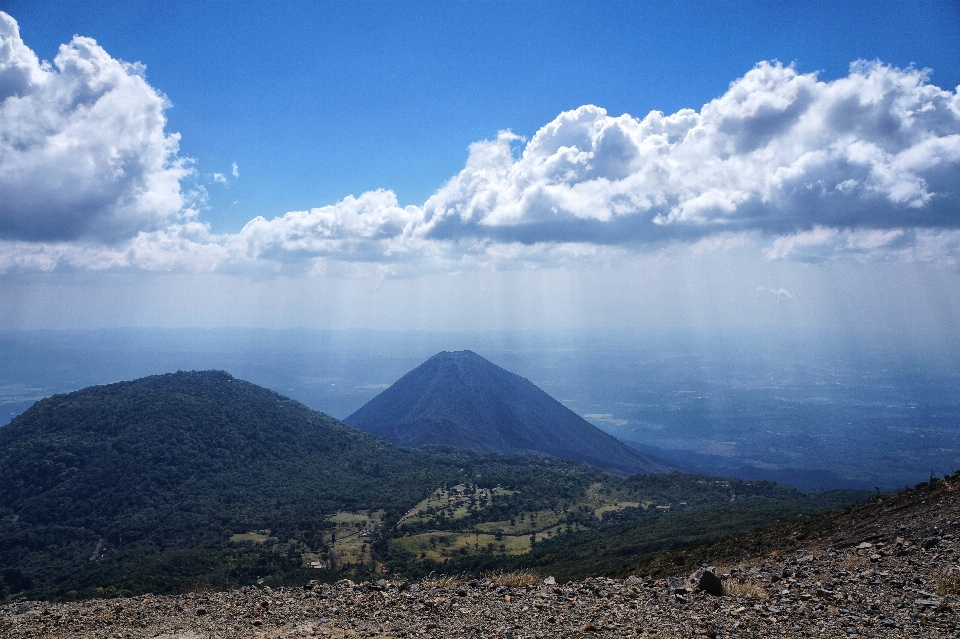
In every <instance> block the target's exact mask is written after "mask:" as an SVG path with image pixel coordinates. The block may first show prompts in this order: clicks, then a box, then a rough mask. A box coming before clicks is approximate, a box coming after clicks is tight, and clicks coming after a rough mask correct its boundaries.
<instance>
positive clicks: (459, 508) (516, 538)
mask: <svg viewBox="0 0 960 639" xmlns="http://www.w3.org/2000/svg"><path fill="white" fill-rule="evenodd" d="M514 494H515V491H512V490H506V489H503V488H501V487H499V486H498V487H495V488H493V487H487V488H481V487H477V486H470V485H465V484H459V485H457V486H453V487H452V488H449V489H446V488H442V487H441V488H437V489H436V490H435V491H433V492H432V493H431V494H430V495H429V496H428V497H427V498H426V499H424V500H422V501H421V502H420V503H418V504H417V505H416V506H415V507H414V508H412V509H410V511H409V512H408V513H407V514H406V515H405V516H404V517H403V518H402V519H401V520H400V524H401V526H402V525H403V523H405V522H406V523H415V522H427V521H430V520H431V519H434V518H435V517H436V516H437V515H439V514H441V513H442V514H443V515H445V517H446V519H447V520H448V521H456V520H458V519H463V518H465V517H467V516H468V515H469V514H471V512H474V513H475V512H477V511H482V510H483V509H485V508H489V507H490V506H491V505H492V504H493V502H494V500H495V499H497V498H503V497H508V496H510V495H514ZM627 496H628V495H626V494H620V492H619V491H618V492H612V491H610V490H604V486H603V484H599V483H598V484H594V485H591V486H590V488H589V489H588V490H587V491H585V493H584V495H583V497H582V498H581V499H579V500H576V501H572V502H569V503H566V504H564V507H563V508H562V509H559V508H558V509H554V510H537V511H532V512H522V513H520V514H518V515H517V516H515V517H513V518H511V519H504V520H500V521H485V522H480V523H477V524H476V525H475V526H473V527H472V528H471V529H470V530H468V531H459V532H453V531H449V530H428V531H426V532H416V533H409V534H407V535H405V536H401V537H397V538H394V539H392V540H391V542H390V543H391V544H394V545H396V546H397V547H400V548H403V549H404V550H407V551H409V552H411V553H413V554H415V555H416V556H417V557H419V558H420V559H429V560H432V561H438V562H439V561H443V560H444V559H448V558H454V557H458V556H464V555H472V554H477V553H485V554H493V555H497V556H509V555H522V554H524V553H528V552H530V549H531V545H530V541H531V537H532V538H534V539H535V540H536V541H537V542H539V541H543V540H546V539H550V538H552V537H555V536H556V535H558V534H560V533H561V532H564V531H566V530H571V531H577V530H581V529H582V528H581V526H580V525H579V524H576V523H574V524H570V525H568V524H566V523H561V522H564V521H565V520H566V518H567V513H568V511H570V510H577V509H582V510H586V511H587V512H591V513H593V514H594V515H595V516H596V517H602V516H603V514H604V513H609V512H616V511H620V510H623V509H625V508H638V507H641V508H645V507H647V506H649V505H650V504H651V503H652V502H649V501H648V502H646V503H642V502H639V501H630V500H627V499H624V498H625V497H627ZM434 521H436V520H435V519H434Z"/></svg>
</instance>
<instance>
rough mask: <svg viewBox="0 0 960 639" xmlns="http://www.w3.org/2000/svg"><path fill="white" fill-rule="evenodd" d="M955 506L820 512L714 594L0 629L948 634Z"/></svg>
mask: <svg viewBox="0 0 960 639" xmlns="http://www.w3.org/2000/svg"><path fill="white" fill-rule="evenodd" d="M955 480H956V478H954V481H955ZM958 518H960V488H958V489H956V490H955V489H954V486H953V485H952V484H951V483H950V482H949V481H942V482H938V483H937V484H936V485H935V486H931V487H928V488H923V489H918V490H914V491H910V492H909V493H906V494H903V493H901V494H898V495H894V496H891V497H889V498H885V499H881V500H876V501H873V502H871V503H869V504H863V505H860V506H856V507H853V508H852V509H849V510H847V511H845V513H844V514H840V515H836V516H834V517H833V518H832V519H831V518H830V517H827V518H825V519H824V520H823V522H822V523H823V528H822V529H821V530H822V532H823V533H824V534H823V535H820V536H819V538H818V539H817V540H816V541H815V542H811V543H810V544H808V545H804V544H803V543H802V542H801V543H799V544H796V543H793V542H791V543H789V544H787V543H785V544H784V546H783V547H782V548H781V549H780V550H779V551H773V552H769V553H768V554H766V555H765V556H759V557H753V558H740V559H739V560H738V561H737V562H736V563H728V564H726V565H724V564H723V563H721V562H722V561H723V559H722V557H717V558H716V569H715V571H716V572H717V573H718V574H720V576H721V577H722V579H723V584H724V588H725V589H726V593H725V594H724V595H723V596H711V595H709V594H707V593H705V592H700V591H698V590H697V589H696V588H695V587H694V584H693V582H691V581H689V580H687V579H677V578H667V579H653V578H649V577H648V578H640V577H635V576H634V577H628V578H626V579H622V580H621V579H607V578H592V579H587V580H584V581H581V582H570V583H567V584H554V583H552V581H553V580H552V579H546V580H544V579H543V578H541V577H535V576H534V575H533V574H532V573H515V574H507V575H495V576H493V577H492V578H486V579H477V580H470V581H466V582H460V581H458V580H455V579H452V578H445V579H440V580H434V581H422V582H419V583H415V584H408V583H405V582H390V581H386V580H381V581H379V582H369V583H364V584H353V583H351V582H348V581H346V580H344V581H341V582H339V583H338V584H336V585H325V584H310V585H308V586H307V587H304V588H280V589H277V590H272V589H270V588H254V587H249V588H242V589H240V590H235V591H230V592H206V593H190V594H186V595H179V596H164V597H161V596H152V595H145V596H141V597H136V598H131V599H112V600H92V601H84V602H79V603H62V604H51V603H43V602H28V601H27V602H19V603H15V604H11V605H8V606H6V607H4V608H3V609H2V611H0V636H2V637H4V638H5V639H27V638H41V637H50V638H58V639H59V638H71V639H72V638H90V639H93V638H96V639H105V638H107V637H111V638H117V639H121V638H122V639H125V638H131V639H140V638H144V639H146V638H156V637H159V638H163V639H173V638H191V639H199V638H201V637H202V638H204V639H207V638H210V639H213V638H220V639H228V638H230V639H232V638H235V637H236V638H241V637H242V638H248V637H257V638H262V639H272V638H276V637H285V638H297V637H316V636H319V637H383V638H386V637H499V638H504V639H506V638H510V639H515V638H520V637H588V636H589V637H637V636H640V637H650V638H654V637H656V638H673V637H677V638H680V637H684V638H688V637H696V636H704V637H711V638H712V637H840V638H853V637H907V636H909V637H960V566H958V563H957V562H958V549H960V543H958V540H957V539H955V538H954V536H953V535H954V532H953V531H955V530H957V528H958V523H960V519H958ZM804 526H807V527H809V526H810V524H809V523H806V524H804ZM798 530H799V528H798ZM785 535H786V536H789V532H788V533H785Z"/></svg>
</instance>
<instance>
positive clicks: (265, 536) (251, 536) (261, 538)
mask: <svg viewBox="0 0 960 639" xmlns="http://www.w3.org/2000/svg"><path fill="white" fill-rule="evenodd" d="M230 541H233V542H243V541H252V542H254V543H257V544H265V543H267V542H268V541H276V537H271V536H270V531H269V530H260V531H257V532H248V533H242V534H238V535H232V536H231V537H230Z"/></svg>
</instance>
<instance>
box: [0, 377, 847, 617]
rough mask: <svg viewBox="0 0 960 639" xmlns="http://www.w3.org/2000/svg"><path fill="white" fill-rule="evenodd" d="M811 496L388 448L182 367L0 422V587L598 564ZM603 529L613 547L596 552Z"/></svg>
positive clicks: (739, 525) (227, 581)
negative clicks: (614, 550) (732, 503)
mask: <svg viewBox="0 0 960 639" xmlns="http://www.w3.org/2000/svg"><path fill="white" fill-rule="evenodd" d="M731 494H735V495H737V497H736V498H735V503H736V504H737V506H736V507H734V509H733V510H730V503H729V502H730V499H731ZM741 503H742V504H745V505H749V516H742V515H741V514H736V508H738V507H739V506H740V504H741ZM825 505H829V503H828V502H827V501H824V498H823V496H817V495H810V494H808V493H804V492H802V491H798V490H794V489H790V488H786V487H783V486H778V485H777V484H773V483H770V482H756V483H752V484H745V483H744V482H735V481H734V480H729V481H728V480H717V479H713V478H703V477H693V476H685V475H675V474H672V475H646V476H644V475H637V476H634V477H631V478H628V479H622V478H620V477H618V476H615V475H610V474H607V473H604V472H602V471H600V470H597V469H595V468H591V467H589V466H585V465H581V464H578V463H575V462H571V461H565V460H561V459H556V458H552V457H544V456H536V455H513V456H505V455H496V454H491V453H482V452H476V451H469V450H463V449H455V448H444V447H431V448H425V449H410V448H401V447H399V446H395V445H393V444H391V443H389V442H387V441H385V440H383V439H380V438H378V437H375V436H373V435H370V434H367V433H363V432H361V431H358V430H355V429H353V428H351V427H350V426H347V425H345V424H343V423H341V422H339V421H337V420H335V419H333V418H331V417H329V416H327V415H324V414H322V413H318V412H316V411H313V410H310V409H308V408H307V407H305V406H303V405H301V404H299V403H297V402H295V401H293V400H290V399H288V398H286V397H283V396H282V395H279V394H277V393H274V392H272V391H269V390H266V389H263V388H260V387H258V386H255V385H253V384H250V383H247V382H243V381H241V380H238V379H235V378H233V377H232V376H230V375H229V374H228V373H225V372H222V371H207V372H179V373H175V374H169V375H159V376H154V377H147V378H143V379H139V380H135V381H132V382H122V383H118V384H110V385H106V386H95V387H91V388H87V389H84V390H81V391H77V392H74V393H70V394H65V395H56V396H53V397H50V398H48V399H44V400H41V401H39V402H37V403H36V404H35V405H34V406H33V407H32V408H30V409H29V410H27V411H26V412H25V413H23V414H22V415H20V416H19V417H17V418H16V419H15V420H14V421H13V422H11V423H10V425H8V426H6V427H3V428H0V600H10V599H12V598H15V597H20V596H27V597H31V598H45V599H73V598H83V597H92V596H108V597H109V596H116V595H120V594H138V593H143V592H158V593H169V592H178V591H183V590H189V589H196V588H204V587H210V588H216V589H219V588H226V587H231V586H238V585H244V584H251V583H258V582H263V583H266V584H271V585H278V584H292V583H304V582H306V581H308V580H310V579H321V580H335V579H340V578H342V577H343V576H351V577H354V578H369V577H370V576H372V575H374V574H376V575H382V574H396V573H399V574H403V575H407V576H411V577H413V576H419V575H423V574H426V573H428V572H430V571H437V572H462V571H475V572H477V571H484V570H492V569H499V568H509V567H514V566H519V565H535V566H540V567H543V569H544V571H546V572H558V571H562V570H566V571H567V572H568V573H570V574H573V573H577V571H580V572H583V571H585V570H587V571H589V570H597V571H606V572H609V571H612V570H615V569H616V567H617V566H618V565H626V564H627V563H628V562H629V561H632V560H634V559H636V558H637V557H639V556H646V555H648V554H650V553H653V552H658V551H660V550H663V549H669V548H673V547H676V545H677V544H679V543H687V542H695V541H702V540H704V539H710V538H714V537H715V536H716V535H717V534H718V533H720V532H723V533H727V532H740V531H743V530H750V529H752V528H753V527H755V526H757V525H760V524H765V523H772V522H775V521H776V520H777V519H781V518H782V517H793V516H795V515H796V514H798V513H801V512H813V511H816V510H818V509H821V508H822V507H823V506H825ZM666 506H669V508H666ZM708 512H709V513H712V514H710V515H709V517H708V518H705V517H702V516H697V515H699V514H702V513H708ZM730 513H734V514H733V515H731V514H730ZM706 521H709V522H712V523H711V525H705V524H704V522H706ZM624 526H625V527H624ZM650 526H653V528H650ZM645 527H646V528H645ZM631 531H632V532H631ZM631 535H632V536H631ZM611 539H612V540H619V541H613V542H610V541H604V542H598V541H597V540H611ZM599 543H604V544H606V545H607V546H609V545H610V544H611V543H619V544H620V546H619V547H620V548H622V549H624V550H623V551H622V552H618V553H614V554H613V555H610V553H605V554H604V553H603V552H602V550H601V551H600V553H599V556H600V557H607V556H610V557H611V558H610V559H604V560H602V561H601V560H597V556H598V552H597V551H596V549H597V548H599V546H598V544H599ZM551 549H553V550H551ZM564 566H566V567H564Z"/></svg>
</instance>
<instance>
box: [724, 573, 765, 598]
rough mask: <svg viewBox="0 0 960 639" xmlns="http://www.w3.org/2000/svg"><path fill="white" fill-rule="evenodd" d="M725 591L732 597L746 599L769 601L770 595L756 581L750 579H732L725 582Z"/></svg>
mask: <svg viewBox="0 0 960 639" xmlns="http://www.w3.org/2000/svg"><path fill="white" fill-rule="evenodd" d="M723 589H724V591H725V592H726V593H727V595H728V596H730V597H742V598H744V599H767V598H768V597H769V596H770V593H768V592H767V589H766V588H764V587H763V586H761V585H760V584H758V583H757V582H755V581H752V580H749V579H742V580H741V579H736V578H731V579H727V580H726V581H725V582H723Z"/></svg>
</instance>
